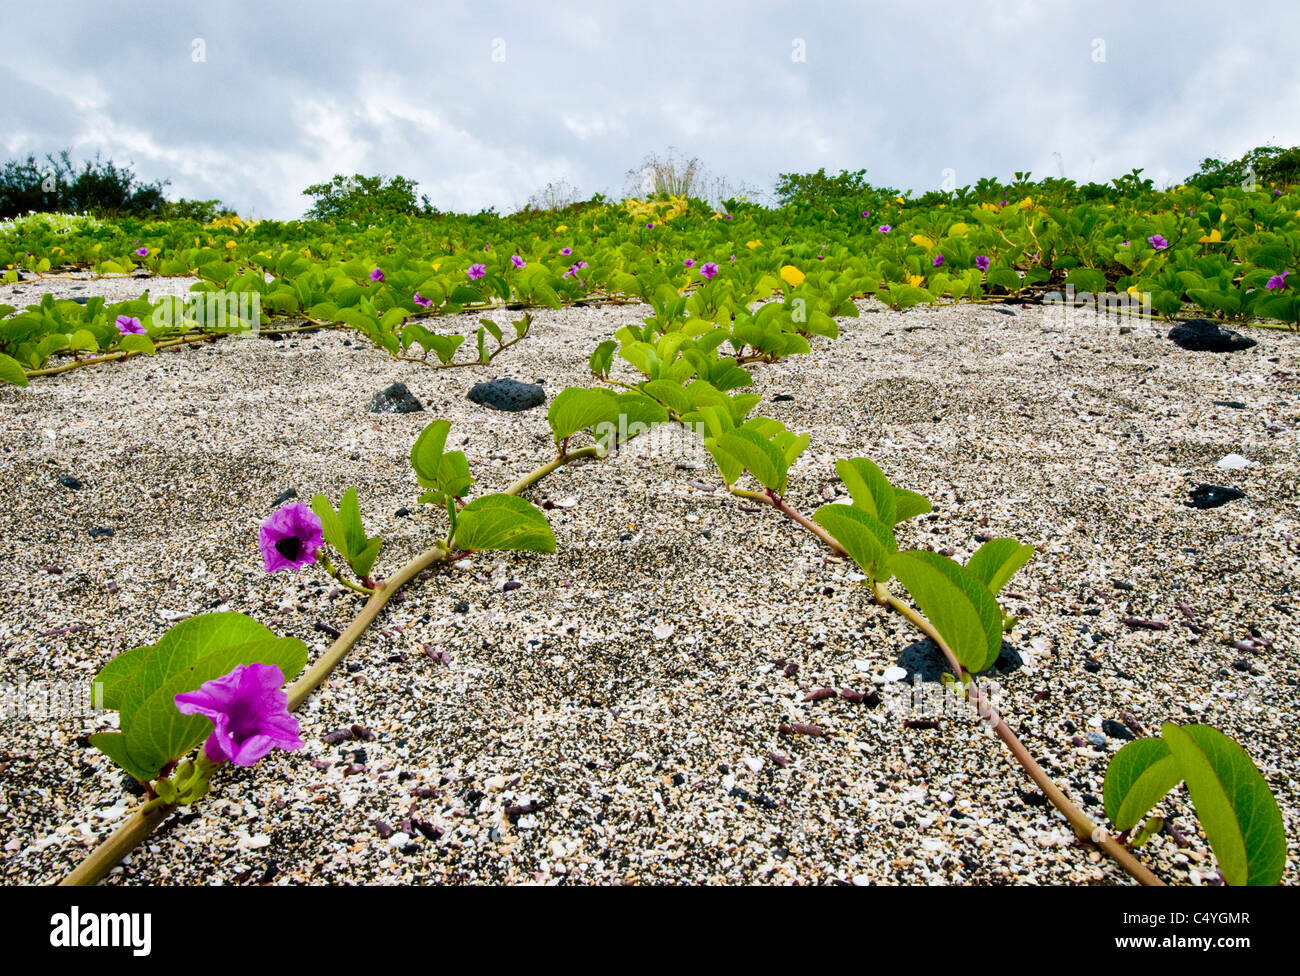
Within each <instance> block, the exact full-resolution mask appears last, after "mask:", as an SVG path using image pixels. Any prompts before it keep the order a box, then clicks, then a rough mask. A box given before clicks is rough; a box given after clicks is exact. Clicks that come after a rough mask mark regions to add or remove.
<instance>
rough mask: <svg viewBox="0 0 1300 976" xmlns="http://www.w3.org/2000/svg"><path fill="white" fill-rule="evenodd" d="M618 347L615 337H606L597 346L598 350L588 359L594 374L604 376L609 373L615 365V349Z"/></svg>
mask: <svg viewBox="0 0 1300 976" xmlns="http://www.w3.org/2000/svg"><path fill="white" fill-rule="evenodd" d="M617 348H618V343H617V342H615V341H614V340H613V339H606V340H605V341H604V342H602V343H601V344H600V345H598V346H597V347H596V351H595V352H593V353H592V354H591V358H590V359H588V360H587V365H588V366H590V367H591V372H592V375H594V376H602V377H603V376H608V375H609V371H610V368H611V367H612V366H613V365H614V350H615V349H617Z"/></svg>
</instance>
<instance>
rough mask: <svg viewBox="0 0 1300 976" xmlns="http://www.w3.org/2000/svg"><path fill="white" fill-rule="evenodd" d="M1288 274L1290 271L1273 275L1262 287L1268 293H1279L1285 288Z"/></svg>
mask: <svg viewBox="0 0 1300 976" xmlns="http://www.w3.org/2000/svg"><path fill="white" fill-rule="evenodd" d="M1290 273H1291V272H1290V271H1283V272H1282V273H1281V274H1275V275H1273V277H1272V278H1269V279H1268V284H1267V285H1265V286H1264V287H1265V288H1267V289H1268V290H1269V291H1281V290H1282V289H1283V288H1285V287H1286V276H1287V275H1289V274H1290Z"/></svg>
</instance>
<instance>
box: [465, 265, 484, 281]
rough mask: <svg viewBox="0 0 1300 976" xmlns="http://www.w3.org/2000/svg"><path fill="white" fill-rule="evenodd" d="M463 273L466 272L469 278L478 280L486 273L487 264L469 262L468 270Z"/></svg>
mask: <svg viewBox="0 0 1300 976" xmlns="http://www.w3.org/2000/svg"><path fill="white" fill-rule="evenodd" d="M465 273H466V274H467V275H469V276H470V277H471V278H473V279H474V280H475V281H478V280H479V279H480V278H482V277H483V276H484V275H485V274H487V265H485V264H471V265H470V266H469V270H468V271H466V272H465Z"/></svg>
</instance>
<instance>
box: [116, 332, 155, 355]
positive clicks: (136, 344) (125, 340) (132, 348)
mask: <svg viewBox="0 0 1300 976" xmlns="http://www.w3.org/2000/svg"><path fill="white" fill-rule="evenodd" d="M117 345H118V348H120V349H125V350H126V351H127V352H143V353H148V354H149V355H150V356H152V355H153V354H154V353H155V352H157V351H158V350H157V349H156V348H155V347H154V344H153V340H152V339H150V338H149V337H148V336H147V335H141V334H140V333H138V332H134V333H132V334H131V335H124V336H122V338H121V339H119V340H118V343H117Z"/></svg>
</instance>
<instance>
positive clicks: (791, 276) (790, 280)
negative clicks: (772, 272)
mask: <svg viewBox="0 0 1300 976" xmlns="http://www.w3.org/2000/svg"><path fill="white" fill-rule="evenodd" d="M806 277H807V275H805V274H804V273H803V272H802V271H800V270H799V269H798V268H796V267H795V266H794V265H793V264H787V265H786V266H785V267H783V268H782V269H781V280H782V281H784V282H785V283H786V284H787V285H789V286H790V287H791V288H797V287H799V285H801V284H802V283H803V280H804V278H806Z"/></svg>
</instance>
